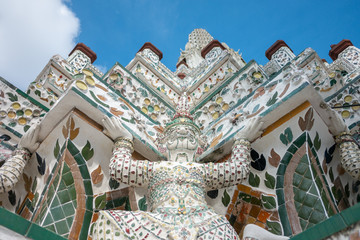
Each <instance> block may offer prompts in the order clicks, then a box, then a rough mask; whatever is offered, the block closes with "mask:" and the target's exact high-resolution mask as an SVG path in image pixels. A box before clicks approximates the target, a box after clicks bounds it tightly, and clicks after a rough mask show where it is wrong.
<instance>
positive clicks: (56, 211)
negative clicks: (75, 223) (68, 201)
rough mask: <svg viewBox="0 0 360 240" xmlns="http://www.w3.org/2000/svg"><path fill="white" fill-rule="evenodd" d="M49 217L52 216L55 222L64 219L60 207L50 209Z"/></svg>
mask: <svg viewBox="0 0 360 240" xmlns="http://www.w3.org/2000/svg"><path fill="white" fill-rule="evenodd" d="M51 215H52V216H53V218H54V220H55V221H59V220H61V219H64V218H65V214H64V212H63V210H62V207H61V206H58V207H56V208H53V209H51Z"/></svg>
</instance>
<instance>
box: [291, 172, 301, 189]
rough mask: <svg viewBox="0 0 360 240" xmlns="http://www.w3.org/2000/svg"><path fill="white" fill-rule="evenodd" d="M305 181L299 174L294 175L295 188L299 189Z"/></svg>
mask: <svg viewBox="0 0 360 240" xmlns="http://www.w3.org/2000/svg"><path fill="white" fill-rule="evenodd" d="M302 180H303V177H302V176H301V175H299V174H297V173H294V175H293V186H294V187H299V185H300V184H301V182H302Z"/></svg>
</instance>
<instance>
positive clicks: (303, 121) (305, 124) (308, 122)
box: [298, 108, 315, 131]
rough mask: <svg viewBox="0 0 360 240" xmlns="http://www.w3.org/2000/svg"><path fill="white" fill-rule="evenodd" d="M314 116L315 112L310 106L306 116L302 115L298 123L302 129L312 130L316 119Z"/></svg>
mask: <svg viewBox="0 0 360 240" xmlns="http://www.w3.org/2000/svg"><path fill="white" fill-rule="evenodd" d="M313 117H314V112H313V109H312V108H310V109H309V110H308V111H307V112H306V114H305V118H302V117H300V118H299V121H298V124H299V127H300V129H301V131H305V130H307V131H310V130H311V128H312V127H313V125H314V121H315V120H314V119H313Z"/></svg>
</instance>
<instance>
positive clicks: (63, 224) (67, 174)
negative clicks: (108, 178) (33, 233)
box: [32, 140, 93, 239]
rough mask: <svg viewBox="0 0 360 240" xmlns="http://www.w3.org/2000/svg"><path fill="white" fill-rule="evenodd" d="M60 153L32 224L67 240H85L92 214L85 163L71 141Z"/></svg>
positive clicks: (91, 194) (91, 192)
mask: <svg viewBox="0 0 360 240" xmlns="http://www.w3.org/2000/svg"><path fill="white" fill-rule="evenodd" d="M64 146H65V145H64ZM62 152H63V154H62V155H60V158H59V163H58V164H57V165H55V166H54V168H53V173H52V174H51V175H50V176H49V178H48V182H47V186H46V187H45V188H44V191H43V193H42V194H41V196H40V199H39V202H38V204H37V207H36V209H35V211H34V215H33V217H32V221H35V222H36V223H38V224H39V225H41V226H43V227H45V228H47V229H49V230H51V231H54V232H56V233H57V234H59V235H61V236H64V237H66V238H69V239H78V238H85V237H86V236H87V233H88V228H89V225H90V221H91V218H92V214H93V191H92V184H91V178H90V174H89V172H88V169H87V165H86V161H85V159H84V158H83V156H82V154H81V152H80V151H79V150H78V149H77V148H76V146H75V145H74V144H73V143H72V141H71V140H68V142H67V144H66V149H65V150H63V151H62ZM74 176H78V177H77V179H74ZM79 177H80V178H79Z"/></svg>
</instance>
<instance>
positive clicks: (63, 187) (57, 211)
mask: <svg viewBox="0 0 360 240" xmlns="http://www.w3.org/2000/svg"><path fill="white" fill-rule="evenodd" d="M59 178H60V177H59V175H57V176H56V177H55V180H54V184H53V185H51V186H50V189H49V193H48V197H47V201H46V205H47V206H46V208H48V209H49V211H48V213H47V215H46V216H45V219H44V221H43V222H42V224H41V225H42V226H43V227H45V228H47V229H49V230H52V231H54V232H56V233H58V234H59V235H62V236H64V237H68V235H69V232H70V229H71V226H72V223H73V221H74V216H75V210H76V207H77V203H76V189H75V184H74V179H73V176H72V174H71V171H70V168H69V167H68V165H67V164H66V163H64V165H63V170H62V173H61V180H60V182H59ZM58 182H59V185H58V188H57V189H55V188H54V185H57V183H58ZM55 192H56V194H55V195H54V193H55ZM44 207H45V206H44ZM44 209H45V208H44Z"/></svg>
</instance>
